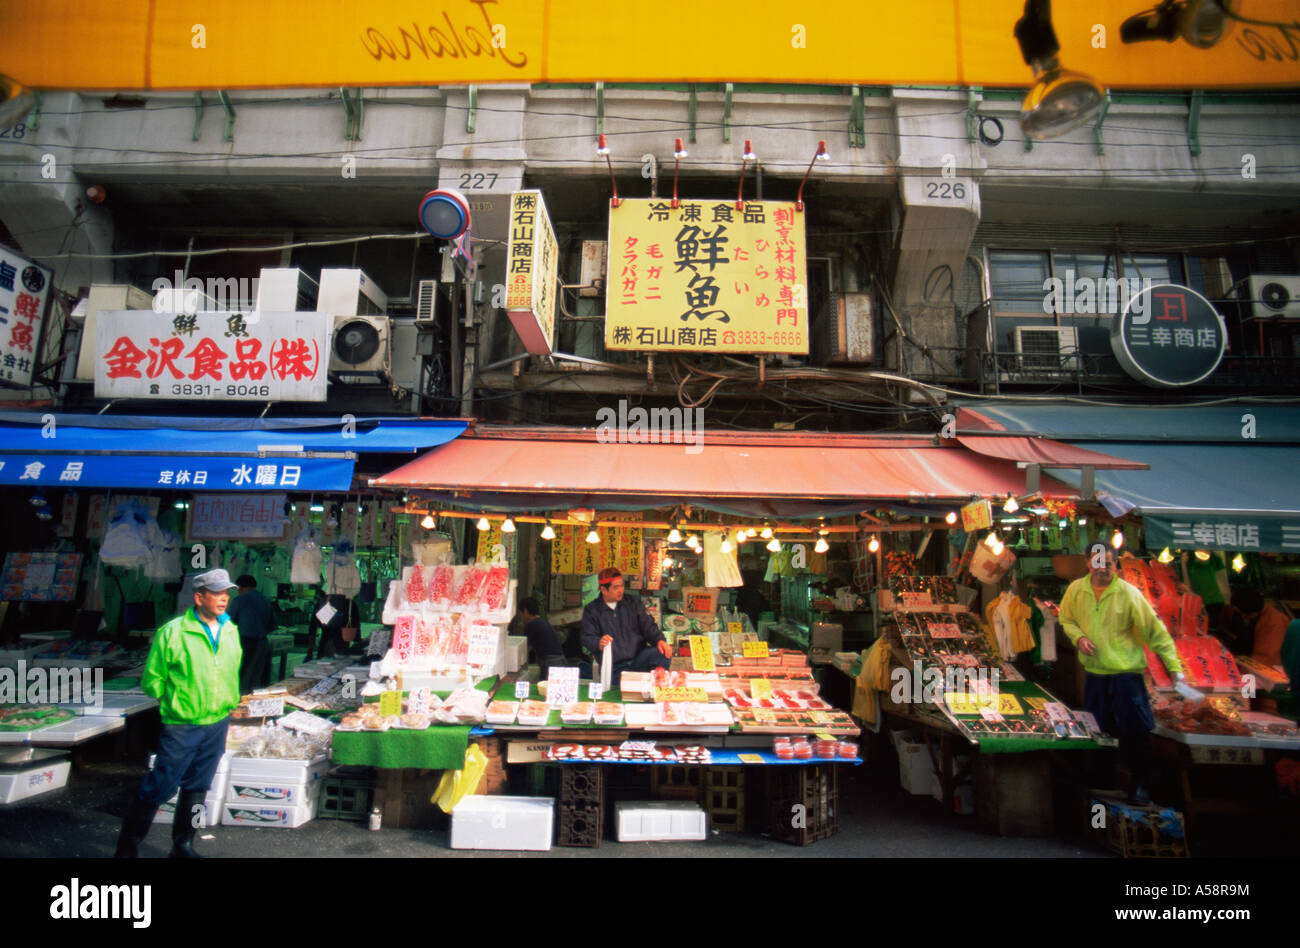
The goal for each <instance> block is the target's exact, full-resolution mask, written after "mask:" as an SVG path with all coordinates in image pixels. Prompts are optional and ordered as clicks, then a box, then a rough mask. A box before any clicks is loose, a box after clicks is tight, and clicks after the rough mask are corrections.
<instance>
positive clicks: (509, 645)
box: [506, 635, 528, 674]
mask: <svg viewBox="0 0 1300 948" xmlns="http://www.w3.org/2000/svg"><path fill="white" fill-rule="evenodd" d="M527 664H528V639H527V638H526V637H524V636H522V635H507V636H506V671H507V672H509V673H511V674H513V673H515V672H517V671H519V669H521V668H523V667H524V666H525V665H527Z"/></svg>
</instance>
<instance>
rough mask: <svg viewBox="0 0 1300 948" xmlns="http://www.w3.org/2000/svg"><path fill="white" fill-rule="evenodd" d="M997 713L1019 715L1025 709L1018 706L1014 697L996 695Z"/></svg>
mask: <svg viewBox="0 0 1300 948" xmlns="http://www.w3.org/2000/svg"><path fill="white" fill-rule="evenodd" d="M998 711H999V712H1000V713H1002V714H1010V715H1020V714H1024V713H1025V709H1024V708H1022V707H1021V706H1020V702H1019V701H1017V700H1016V696H1015V695H998Z"/></svg>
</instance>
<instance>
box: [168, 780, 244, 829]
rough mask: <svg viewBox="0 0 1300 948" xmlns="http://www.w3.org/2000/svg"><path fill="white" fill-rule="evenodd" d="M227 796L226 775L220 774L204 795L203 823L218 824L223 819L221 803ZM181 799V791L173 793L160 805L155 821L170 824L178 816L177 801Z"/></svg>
mask: <svg viewBox="0 0 1300 948" xmlns="http://www.w3.org/2000/svg"><path fill="white" fill-rule="evenodd" d="M225 796H226V775H225V774H218V775H217V776H216V777H215V778H214V779H213V781H212V787H211V789H209V790H208V792H207V793H206V794H204V796H203V825H204V826H216V825H217V823H218V822H219V821H220V819H221V805H222V804H223V803H225ZM179 799H180V791H179V790H178V791H176V792H175V793H173V794H172V798H171V799H170V800H168V801H167V802H166V803H164V804H163V805H162V806H160V807H158V812H157V813H155V814H154V817H153V821H154V822H155V823H166V824H168V825H169V826H170V825H171V822H172V820H173V819H175V818H176V802H177V801H178V800H179Z"/></svg>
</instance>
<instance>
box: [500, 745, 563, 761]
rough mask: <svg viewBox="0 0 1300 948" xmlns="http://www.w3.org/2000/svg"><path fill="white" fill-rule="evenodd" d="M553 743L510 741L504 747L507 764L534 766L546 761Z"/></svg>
mask: <svg viewBox="0 0 1300 948" xmlns="http://www.w3.org/2000/svg"><path fill="white" fill-rule="evenodd" d="M554 743H555V742H554V741H511V742H510V743H509V744H508V745H506V763H507V764H535V763H537V762H539V761H543V760H546V752H547V751H548V750H550V749H551V745H552V744H554Z"/></svg>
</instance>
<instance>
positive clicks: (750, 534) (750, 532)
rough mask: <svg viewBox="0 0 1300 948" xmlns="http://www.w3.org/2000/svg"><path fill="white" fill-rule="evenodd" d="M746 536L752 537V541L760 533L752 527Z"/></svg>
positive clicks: (746, 532)
mask: <svg viewBox="0 0 1300 948" xmlns="http://www.w3.org/2000/svg"><path fill="white" fill-rule="evenodd" d="M745 536H747V537H750V538H751V539H752V538H753V537H756V536H758V531H757V530H755V529H754V528H753V527H750V528H749V529H748V530H746V531H745Z"/></svg>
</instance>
